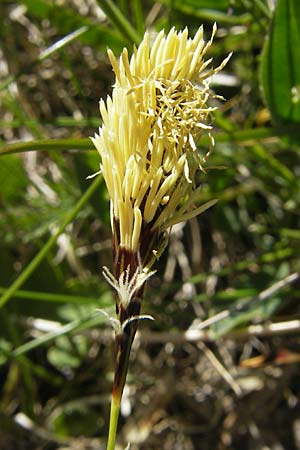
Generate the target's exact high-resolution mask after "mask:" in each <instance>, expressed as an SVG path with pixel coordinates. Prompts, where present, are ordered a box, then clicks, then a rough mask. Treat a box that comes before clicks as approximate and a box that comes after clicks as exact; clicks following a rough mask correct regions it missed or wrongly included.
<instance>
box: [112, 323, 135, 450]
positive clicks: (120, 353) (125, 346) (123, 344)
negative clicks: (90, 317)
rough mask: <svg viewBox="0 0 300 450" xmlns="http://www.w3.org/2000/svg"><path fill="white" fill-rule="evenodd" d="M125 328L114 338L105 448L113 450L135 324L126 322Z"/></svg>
mask: <svg viewBox="0 0 300 450" xmlns="http://www.w3.org/2000/svg"><path fill="white" fill-rule="evenodd" d="M127 328H129V330H128V331H127V332H126V331H122V332H121V333H117V334H116V338H115V345H116V347H115V358H116V359H115V379H114V386H113V391H112V398H111V405H110V419H109V432H108V442H107V450H115V443H116V437H117V426H118V419H119V413H120V405H121V400H122V395H123V390H124V386H125V382H126V378H127V373H128V364H129V357H130V351H131V346H132V342H133V340H134V336H135V333H136V329H137V325H136V324H128V325H127Z"/></svg>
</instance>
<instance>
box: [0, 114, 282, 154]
mask: <svg viewBox="0 0 300 450" xmlns="http://www.w3.org/2000/svg"><path fill="white" fill-rule="evenodd" d="M99 123H100V119H99ZM277 135H278V136H280V130H274V129H272V128H255V129H249V130H240V131H233V132H226V133H216V134H215V135H214V137H215V140H216V142H217V143H218V142H240V143H242V142H249V141H260V140H263V139H267V138H270V137H275V136H277ZM208 144H209V138H208V136H203V137H202V138H201V141H200V146H201V147H202V146H207V145H208ZM34 150H39V151H47V150H57V151H62V150H95V147H94V145H93V143H92V141H91V140H90V139H88V138H81V139H45V140H39V141H28V142H16V143H13V144H7V145H4V146H2V147H0V156H1V155H8V154H12V153H22V152H31V151H34Z"/></svg>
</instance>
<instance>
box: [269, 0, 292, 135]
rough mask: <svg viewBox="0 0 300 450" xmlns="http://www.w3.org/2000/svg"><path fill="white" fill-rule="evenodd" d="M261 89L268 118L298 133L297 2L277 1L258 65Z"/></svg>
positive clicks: (290, 0) (288, 0) (289, 0)
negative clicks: (268, 110)
mask: <svg viewBox="0 0 300 450" xmlns="http://www.w3.org/2000/svg"><path fill="white" fill-rule="evenodd" d="M261 75H262V86H263V92H264V96H265V100H266V103H267V105H268V108H269V109H270V112H271V115H272V119H273V121H274V123H275V124H277V125H279V126H284V127H285V126H287V127H289V130H288V131H289V132H294V133H298V134H299V122H300V2H299V0H278V1H277V3H276V9H275V13H274V17H273V20H272V22H271V28H270V33H269V36H268V38H267V40H266V43H265V47H264V51H263V57H262V66H261Z"/></svg>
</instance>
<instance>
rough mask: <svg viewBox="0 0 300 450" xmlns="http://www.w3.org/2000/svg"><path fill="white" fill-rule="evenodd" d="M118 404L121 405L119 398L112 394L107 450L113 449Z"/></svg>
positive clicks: (118, 409) (115, 436)
mask: <svg viewBox="0 0 300 450" xmlns="http://www.w3.org/2000/svg"><path fill="white" fill-rule="evenodd" d="M120 405H121V398H119V397H117V396H112V399H111V405H110V418H109V433H108V442H107V450H115V445H116V438H117V427H118V419H119V413H120Z"/></svg>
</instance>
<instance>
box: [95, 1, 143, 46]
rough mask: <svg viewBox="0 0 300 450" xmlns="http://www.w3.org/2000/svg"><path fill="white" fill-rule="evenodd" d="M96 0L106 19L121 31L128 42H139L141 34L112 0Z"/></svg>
mask: <svg viewBox="0 0 300 450" xmlns="http://www.w3.org/2000/svg"><path fill="white" fill-rule="evenodd" d="M97 2H98V3H99V5H100V7H101V8H102V9H103V11H104V12H105V14H106V16H107V17H108V19H109V20H110V21H111V22H112V23H113V24H114V25H115V26H116V28H117V29H118V30H119V31H120V32H121V33H122V35H123V36H124V38H125V39H126V40H127V41H128V43H129V44H131V43H135V44H139V43H140V41H141V38H142V36H141V35H140V33H138V32H137V30H136V29H135V28H134V27H133V26H132V25H131V23H130V22H129V21H128V20H127V18H126V17H125V16H124V14H123V13H122V11H121V10H120V9H119V8H118V6H117V5H116V4H115V3H114V2H113V1H112V0H97Z"/></svg>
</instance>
